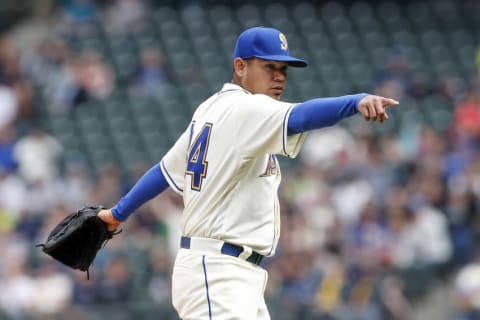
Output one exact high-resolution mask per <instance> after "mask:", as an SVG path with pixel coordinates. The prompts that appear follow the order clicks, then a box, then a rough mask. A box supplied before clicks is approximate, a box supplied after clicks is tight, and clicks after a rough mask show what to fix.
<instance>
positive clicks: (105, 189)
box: [89, 163, 122, 207]
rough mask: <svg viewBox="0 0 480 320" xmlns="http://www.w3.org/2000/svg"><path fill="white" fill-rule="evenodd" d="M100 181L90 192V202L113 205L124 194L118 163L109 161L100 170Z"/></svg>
mask: <svg viewBox="0 0 480 320" xmlns="http://www.w3.org/2000/svg"><path fill="white" fill-rule="evenodd" d="M99 171H100V172H99V174H98V175H99V177H98V181H97V183H96V185H95V188H94V189H93V190H92V192H91V194H90V197H89V198H90V201H89V202H90V203H101V204H102V205H104V206H107V207H108V206H112V205H113V204H114V203H116V202H117V201H118V199H120V197H121V196H122V189H121V186H122V183H121V178H120V172H119V168H118V167H117V165H115V164H113V163H107V164H105V165H103V166H102V167H101V168H100V170H99Z"/></svg>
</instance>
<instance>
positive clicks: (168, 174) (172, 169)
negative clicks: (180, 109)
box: [160, 129, 190, 195]
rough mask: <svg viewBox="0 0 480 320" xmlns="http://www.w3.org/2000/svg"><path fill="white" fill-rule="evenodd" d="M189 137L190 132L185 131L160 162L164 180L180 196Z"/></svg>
mask: <svg viewBox="0 0 480 320" xmlns="http://www.w3.org/2000/svg"><path fill="white" fill-rule="evenodd" d="M189 137H190V132H189V130H188V129H187V130H185V132H183V134H182V135H181V136H180V138H178V140H177V142H175V144H174V145H173V147H172V148H171V149H170V150H169V151H168V152H167V153H166V154H165V156H164V157H163V158H162V160H161V161H160V168H161V170H162V173H163V175H164V176H165V179H166V180H167V182H168V184H169V185H170V187H171V188H172V189H173V190H174V191H175V192H177V193H178V194H180V195H182V194H183V185H184V180H185V170H186V167H187V149H188V142H189Z"/></svg>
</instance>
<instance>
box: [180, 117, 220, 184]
mask: <svg viewBox="0 0 480 320" xmlns="http://www.w3.org/2000/svg"><path fill="white" fill-rule="evenodd" d="M194 125H195V123H192V125H191V127H190V141H192V135H193V129H194ZM212 127H213V124H211V123H208V122H207V123H205V124H204V125H203V127H202V130H200V132H199V133H198V135H197V136H196V137H195V139H194V140H193V142H191V143H190V148H189V151H188V158H187V170H186V171H185V174H187V175H190V176H191V178H192V179H191V181H192V183H191V188H192V190H195V191H200V190H201V189H202V183H203V180H204V179H205V177H206V176H207V169H208V162H207V160H206V158H207V152H208V145H209V142H210V134H211V132H212Z"/></svg>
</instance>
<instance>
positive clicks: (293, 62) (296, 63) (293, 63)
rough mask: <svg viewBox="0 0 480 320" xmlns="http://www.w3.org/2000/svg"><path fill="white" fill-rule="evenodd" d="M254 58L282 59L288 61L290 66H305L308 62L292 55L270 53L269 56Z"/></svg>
mask: <svg viewBox="0 0 480 320" xmlns="http://www.w3.org/2000/svg"><path fill="white" fill-rule="evenodd" d="M255 57H256V58H259V59H263V60H272V61H282V62H286V63H288V65H289V66H291V67H296V68H305V67H306V66H307V65H308V63H307V62H306V61H305V60H302V59H299V58H295V57H292V56H282V55H271V56H255Z"/></svg>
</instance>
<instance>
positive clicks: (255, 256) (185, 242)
mask: <svg viewBox="0 0 480 320" xmlns="http://www.w3.org/2000/svg"><path fill="white" fill-rule="evenodd" d="M190 240H191V239H190V238H189V237H182V238H181V239H180V247H182V248H183V249H190ZM242 252H243V248H242V247H240V246H237V245H234V244H231V243H226V242H224V243H223V245H222V249H221V253H222V254H226V255H229V256H232V257H237V258H238V256H240V254H241V253H242ZM262 259H263V256H262V255H261V254H259V253H258V252H255V251H253V252H252V254H251V255H250V257H248V258H247V261H248V262H251V263H253V264H256V265H259V264H260V262H262Z"/></svg>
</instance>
